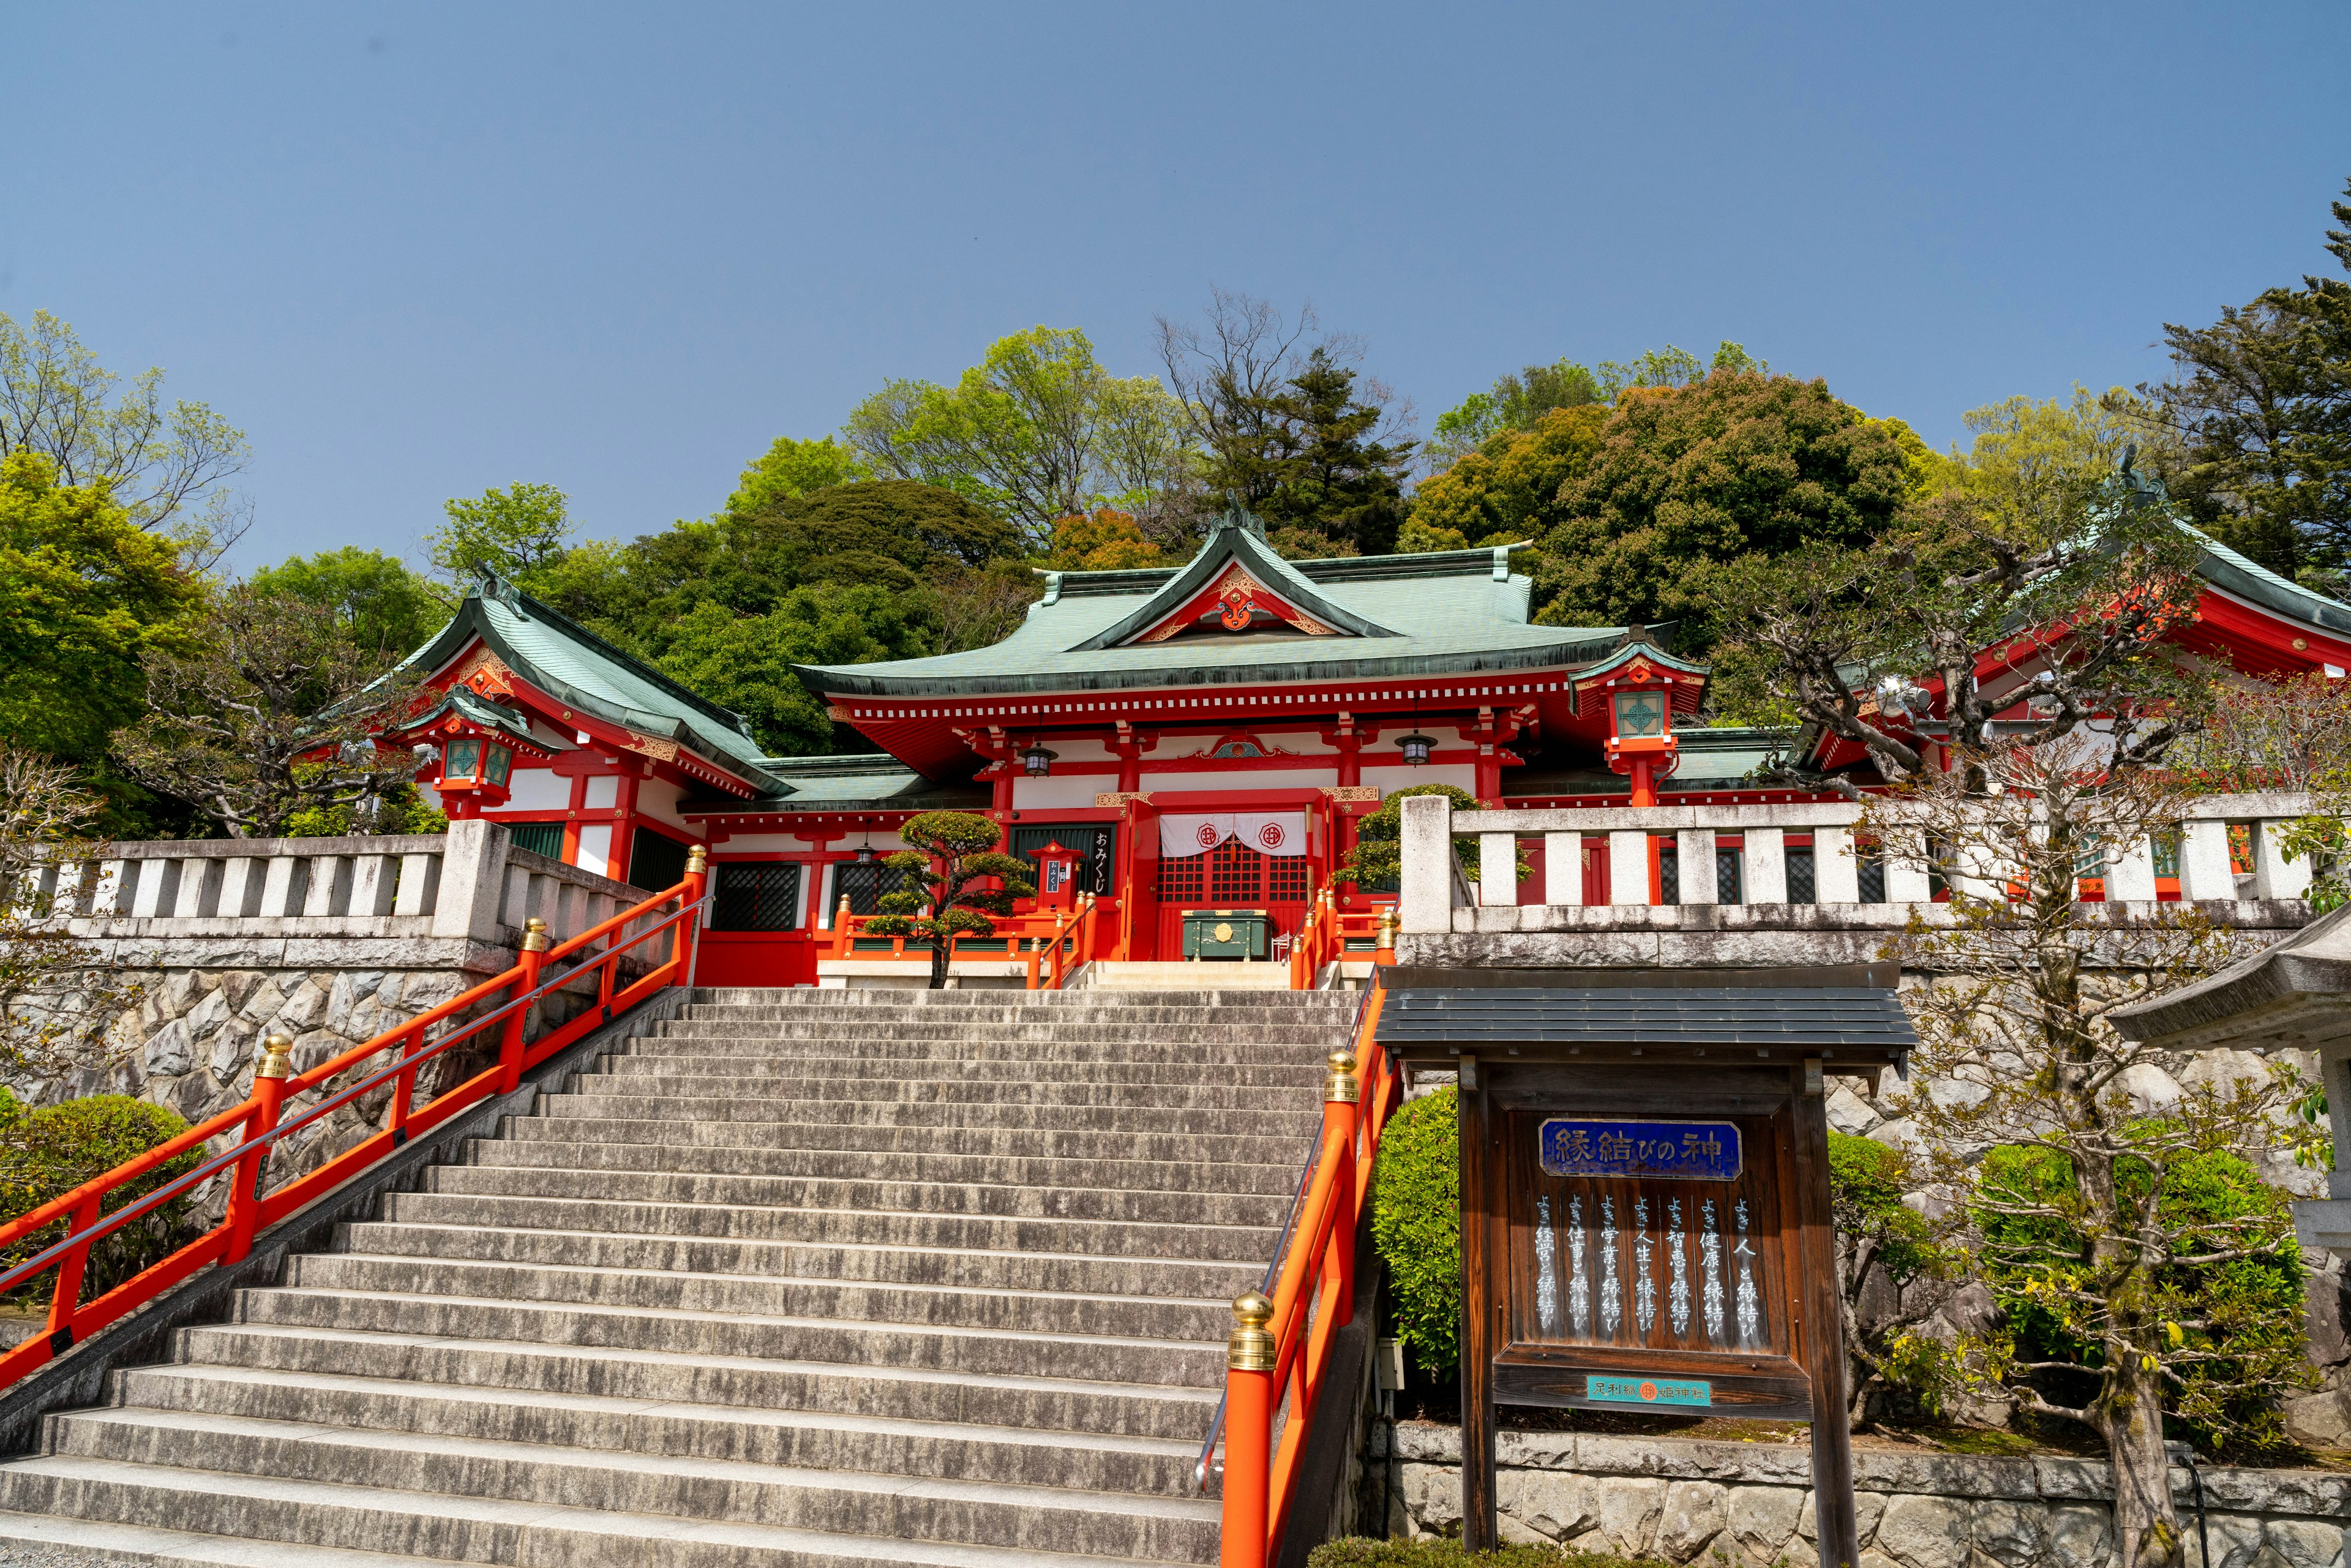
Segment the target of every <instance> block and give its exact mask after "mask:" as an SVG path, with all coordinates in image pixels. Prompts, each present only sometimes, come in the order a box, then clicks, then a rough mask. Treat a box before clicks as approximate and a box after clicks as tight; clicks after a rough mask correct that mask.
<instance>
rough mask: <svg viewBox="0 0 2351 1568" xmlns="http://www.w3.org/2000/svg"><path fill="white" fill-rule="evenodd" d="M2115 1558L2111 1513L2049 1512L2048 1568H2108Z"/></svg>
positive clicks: (2081, 1508)
mask: <svg viewBox="0 0 2351 1568" xmlns="http://www.w3.org/2000/svg"><path fill="white" fill-rule="evenodd" d="M2114 1555H2115V1521H2114V1515H2113V1513H2112V1512H2111V1511H2108V1510H2106V1509H2103V1508H2092V1507H2089V1506H2087V1505H2085V1504H2069V1505H2067V1506H2065V1507H2063V1508H2053V1509H2051V1510H2050V1511H2049V1563H2050V1568H2108V1565H2109V1564H2110V1563H2112V1562H2113V1559H2114ZM2214 1568H2219V1564H2217V1563H2216V1564H2215V1565H2214ZM2231 1568H2238V1565H2236V1564H2231Z"/></svg>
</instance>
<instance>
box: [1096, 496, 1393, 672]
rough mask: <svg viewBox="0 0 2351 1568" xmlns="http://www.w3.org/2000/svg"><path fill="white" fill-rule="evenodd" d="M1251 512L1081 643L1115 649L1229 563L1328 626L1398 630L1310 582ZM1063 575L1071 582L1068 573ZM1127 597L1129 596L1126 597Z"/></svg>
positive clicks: (1236, 514) (1229, 521) (1366, 633)
mask: <svg viewBox="0 0 2351 1568" xmlns="http://www.w3.org/2000/svg"><path fill="white" fill-rule="evenodd" d="M1245 516H1246V514H1244V513H1241V512H1240V511H1239V510H1238V508H1236V510H1235V511H1233V512H1232V513H1229V514H1228V515H1227V517H1226V520H1225V521H1224V522H1222V523H1220V524H1218V525H1217V528H1216V530H1215V531H1214V532H1213V533H1211V534H1209V536H1208V542H1207V544H1205V545H1203V546H1202V547H1201V548H1200V552H1199V553H1198V554H1197V555H1196V556H1194V557H1193V558H1192V559H1191V560H1190V562H1189V563H1188V564H1186V566H1185V567H1184V568H1183V569H1182V570H1179V571H1177V572H1176V573H1175V575H1174V576H1172V577H1170V578H1169V579H1168V580H1166V581H1165V583H1163V584H1161V585H1160V587H1159V588H1158V590H1157V591H1155V592H1153V593H1152V594H1151V595H1149V596H1148V597H1147V598H1145V599H1144V600H1143V601H1142V602H1140V603H1136V604H1132V605H1131V607H1130V608H1128V609H1127V612H1126V613H1125V614H1123V615H1122V616H1120V617H1119V618H1118V619H1117V620H1116V621H1114V622H1112V623H1111V624H1109V625H1108V626H1105V627H1103V628H1102V630H1100V631H1098V632H1094V633H1093V634H1092V636H1090V637H1088V638H1086V639H1085V640H1084V641H1083V642H1081V643H1078V644H1076V646H1077V647H1079V648H1081V649H1087V648H1115V647H1118V646H1120V645H1121V644H1122V643H1127V642H1129V641H1131V640H1132V639H1134V638H1135V637H1139V636H1141V635H1142V634H1143V633H1144V632H1148V631H1150V630H1151V629H1152V628H1153V627H1154V626H1156V625H1158V624H1160V623H1161V622H1164V621H1165V620H1166V619H1167V618H1168V617H1169V616H1170V615H1173V614H1175V612H1177V611H1179V610H1181V609H1183V608H1184V606H1185V605H1186V604H1187V603H1189V602H1190V601H1191V600H1192V599H1193V597H1194V596H1195V595H1196V594H1198V593H1199V592H1200V591H1202V590H1203V589H1205V588H1207V586H1208V585H1209V584H1210V583H1212V582H1214V581H1215V580H1217V577H1218V576H1219V575H1220V574H1222V572H1223V571H1224V570H1225V569H1226V567H1228V565H1236V564H1237V565H1238V566H1239V567H1240V568H1241V569H1242V570H1245V571H1249V572H1252V573H1254V574H1255V575H1256V577H1257V580H1259V582H1261V583H1263V584H1264V585H1265V586H1266V587H1267V588H1269V589H1270V590H1272V591H1275V592H1277V593H1279V594H1280V595H1281V596H1282V597H1283V598H1284V599H1287V600H1288V601H1290V603H1291V605H1293V606H1294V607H1296V608H1297V609H1299V610H1301V611H1303V612H1305V613H1307V614H1309V615H1311V616H1313V617H1314V618H1315V619H1316V620H1318V621H1321V622H1323V623H1325V624H1326V625H1330V626H1333V627H1336V628H1337V629H1338V630H1340V631H1341V632H1353V634H1354V635H1356V636H1358V637H1393V636H1395V632H1391V631H1389V630H1388V629H1387V628H1386V627H1384V626H1383V625H1380V624H1379V623H1378V622H1374V621H1372V620H1369V619H1366V618H1365V617H1364V615H1362V614H1360V613H1358V612H1356V611H1355V610H1353V609H1352V608H1351V607H1349V606H1348V605H1347V604H1346V603H1345V602H1343V601H1341V600H1338V599H1335V598H1332V596H1330V595H1328V594H1326V593H1324V592H1323V591H1322V590H1321V589H1320V588H1318V587H1316V586H1315V585H1314V584H1313V583H1312V582H1311V581H1309V580H1307V578H1306V577H1305V575H1304V574H1303V573H1301V572H1300V571H1299V570H1297V568H1295V567H1293V566H1291V565H1290V563H1289V562H1288V561H1286V560H1284V559H1281V558H1280V556H1278V555H1276V554H1275V553H1274V552H1273V548H1272V547H1271V546H1270V545H1268V544H1267V543H1266V542H1265V538H1264V537H1263V536H1262V535H1261V534H1259V532H1258V531H1257V530H1256V529H1254V528H1249V527H1248V526H1247V525H1246V524H1245V523H1244V522H1243V520H1242V519H1243V517H1245ZM1066 582H1067V576H1066V574H1065V575H1064V577H1063V583H1064V584H1066ZM1121 602H1122V603H1128V602H1129V601H1124V600H1122V601H1121Z"/></svg>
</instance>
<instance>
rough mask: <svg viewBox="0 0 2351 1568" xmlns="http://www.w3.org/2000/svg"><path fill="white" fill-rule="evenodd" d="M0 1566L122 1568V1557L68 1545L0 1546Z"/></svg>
mask: <svg viewBox="0 0 2351 1568" xmlns="http://www.w3.org/2000/svg"><path fill="white" fill-rule="evenodd" d="M0 1568H122V1559H121V1558H120V1557H99V1556H97V1555H95V1554H94V1553H91V1552H79V1551H76V1550H75V1549H74V1548H72V1547H70V1546H0Z"/></svg>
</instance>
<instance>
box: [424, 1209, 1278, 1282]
mask: <svg viewBox="0 0 2351 1568" xmlns="http://www.w3.org/2000/svg"><path fill="white" fill-rule="evenodd" d="M383 1212H384V1218H386V1219H389V1220H392V1221H395V1222H397V1223H401V1224H425V1225H494V1226H501V1227H509V1228H522V1229H548V1230H601V1231H608V1232H611V1233H614V1234H628V1235H639V1236H646V1235H650V1236H680V1237H699V1238H708V1239H725V1240H734V1241H786V1242H804V1243H807V1244H810V1245H812V1246H856V1247H927V1248H935V1249H940V1250H976V1251H1002V1252H1018V1251H1023V1250H1026V1249H1030V1248H1034V1249H1039V1250H1041V1251H1049V1252H1068V1251H1073V1250H1075V1251H1082V1252H1084V1253H1086V1254H1088V1255H1091V1256H1095V1257H1103V1258H1179V1259H1191V1260H1196V1261H1202V1262H1255V1263H1256V1264H1257V1265H1258V1266H1259V1268H1262V1267H1264V1263H1265V1260H1266V1259H1268V1258H1270V1256H1272V1253H1273V1245H1274V1241H1275V1239H1276V1237H1277V1234H1278V1231H1279V1227H1278V1226H1274V1225H1269V1226H1263V1227H1257V1228H1251V1227H1246V1226H1224V1225H1186V1224H1151V1223H1139V1222H1134V1221H1128V1220H1116V1219H1103V1220H1074V1219H1065V1218H1056V1217H1052V1216H1046V1215H1037V1216H1021V1215H984V1214H971V1215H967V1214H925V1213H922V1212H920V1211H905V1210H900V1211H895V1212H891V1211H884V1210H879V1209H854V1208H851V1209H836V1208H786V1207H767V1206H762V1207H752V1208H745V1207H734V1206H732V1205H727V1204H719V1203H682V1202H674V1201H671V1202H664V1201H662V1200H659V1199H651V1200H642V1199H641V1200H633V1201H632V1200H611V1199H597V1198H590V1197H580V1196H578V1195H576V1194H573V1195H568V1196H564V1197H521V1196H517V1195H514V1194H509V1193H495V1192H484V1193H474V1192H453V1191H433V1190H427V1191H423V1192H403V1193H391V1194H387V1195H386V1196H385V1198H384V1210H383ZM1288 1212H1289V1211H1288V1209H1286V1208H1285V1209H1284V1210H1283V1215H1284V1217H1285V1218H1287V1216H1288Z"/></svg>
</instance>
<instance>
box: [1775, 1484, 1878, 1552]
mask: <svg viewBox="0 0 2351 1568" xmlns="http://www.w3.org/2000/svg"><path fill="white" fill-rule="evenodd" d="M1807 1470H1808V1473H1809V1467H1807ZM1885 1517H1886V1494H1885V1493H1884V1492H1882V1491H1865V1490H1858V1489H1856V1490H1855V1492H1854V1494H1853V1538H1854V1539H1855V1541H1858V1542H1861V1543H1862V1544H1863V1545H1864V1546H1866V1545H1868V1544H1869V1542H1870V1541H1871V1540H1872V1539H1873V1538H1874V1537H1876V1534H1877V1524H1878V1521H1880V1520H1882V1519H1884V1518H1885ZM1796 1533H1797V1534H1798V1535H1800V1536H1802V1538H1803V1539H1804V1540H1806V1541H1808V1542H1810V1541H1815V1540H1818V1539H1819V1525H1818V1523H1817V1521H1815V1520H1814V1518H1813V1494H1812V1492H1811V1490H1806V1491H1805V1493H1804V1505H1803V1507H1802V1508H1801V1509H1799V1510H1798V1511H1797V1512H1796Z"/></svg>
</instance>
